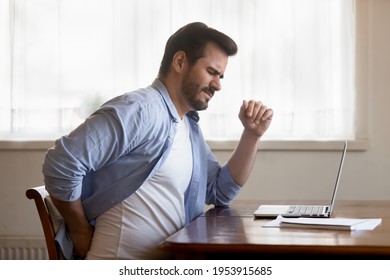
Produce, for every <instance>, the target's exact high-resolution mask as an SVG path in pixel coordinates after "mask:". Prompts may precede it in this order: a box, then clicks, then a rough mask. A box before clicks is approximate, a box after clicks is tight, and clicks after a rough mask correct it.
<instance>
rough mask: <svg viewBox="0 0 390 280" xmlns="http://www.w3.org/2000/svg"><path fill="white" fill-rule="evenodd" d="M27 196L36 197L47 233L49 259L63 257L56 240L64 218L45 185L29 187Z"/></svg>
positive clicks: (45, 233) (43, 227)
mask: <svg viewBox="0 0 390 280" xmlns="http://www.w3.org/2000/svg"><path fill="white" fill-rule="evenodd" d="M26 196H27V198H28V199H34V202H35V206H36V208H37V211H38V214H39V219H40V220H41V224H42V229H43V233H44V235H45V241H46V247H47V252H48V255H49V260H60V259H63V257H62V253H61V250H60V248H59V246H58V245H57V244H56V242H55V240H54V237H55V235H56V232H57V230H58V228H59V227H60V225H61V223H62V221H63V219H62V216H61V214H60V213H59V212H58V210H57V208H56V207H55V206H54V204H53V202H52V200H51V199H50V195H49V193H48V192H47V191H46V189H45V187H44V186H39V187H34V188H29V189H27V191H26Z"/></svg>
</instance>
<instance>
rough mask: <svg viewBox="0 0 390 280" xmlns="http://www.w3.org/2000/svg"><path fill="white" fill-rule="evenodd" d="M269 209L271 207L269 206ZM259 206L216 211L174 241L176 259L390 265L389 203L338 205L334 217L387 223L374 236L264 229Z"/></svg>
mask: <svg viewBox="0 0 390 280" xmlns="http://www.w3.org/2000/svg"><path fill="white" fill-rule="evenodd" d="M267 203H268V202H267ZM259 204H260V202H259V201H257V202H256V201H237V202H235V203H233V205H232V206H231V207H230V208H212V209H210V210H209V211H207V212H206V213H205V214H204V215H202V216H200V217H198V218H197V219H196V220H194V221H193V222H192V223H190V224H189V225H188V226H187V227H185V228H183V229H182V230H180V231H179V232H177V233H175V234H173V235H172V236H171V237H169V238H168V239H167V240H166V241H165V242H164V243H163V244H162V246H161V249H163V250H168V251H171V252H173V253H174V254H175V258H177V259H341V258H348V259H373V258H375V259H390V201H339V202H338V203H337V204H336V206H335V209H334V213H333V216H334V217H345V218H382V224H381V225H379V226H378V227H377V228H375V229H374V230H372V231H340V230H323V229H291V228H264V227H262V226H263V225H264V224H265V223H267V222H269V221H270V220H269V219H254V217H253V215H252V213H253V211H254V210H255V209H256V208H257V207H258V205H259Z"/></svg>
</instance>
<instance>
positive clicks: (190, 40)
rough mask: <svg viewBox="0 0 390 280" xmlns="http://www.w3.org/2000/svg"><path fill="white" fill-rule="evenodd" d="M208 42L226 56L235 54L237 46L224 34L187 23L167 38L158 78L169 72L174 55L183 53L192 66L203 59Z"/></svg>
mask: <svg viewBox="0 0 390 280" xmlns="http://www.w3.org/2000/svg"><path fill="white" fill-rule="evenodd" d="M209 42H213V43H216V44H217V45H218V46H219V47H220V48H221V49H222V50H223V51H224V52H225V53H226V54H227V55H228V56H233V55H235V54H236V53H237V44H236V43H235V42H234V40H233V39H231V38H230V37H229V36H227V35H226V34H224V33H222V32H220V31H218V30H216V29H213V28H211V27H208V26H207V25H206V24H204V23H202V22H193V23H189V24H187V25H185V26H183V27H181V28H180V29H179V30H177V31H176V32H175V33H174V34H172V35H171V37H169V39H168V41H167V43H166V45H165V52H164V56H163V58H162V61H161V65H160V70H159V76H162V77H164V76H165V75H166V74H167V73H168V72H169V68H170V65H171V62H172V59H173V56H174V55H175V53H177V52H178V51H184V52H185V53H186V55H187V57H188V60H189V63H190V64H194V63H195V62H196V61H197V60H198V59H199V58H201V57H203V55H204V48H205V46H206V44H207V43H209Z"/></svg>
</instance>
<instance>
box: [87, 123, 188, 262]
mask: <svg viewBox="0 0 390 280" xmlns="http://www.w3.org/2000/svg"><path fill="white" fill-rule="evenodd" d="M191 175H192V147H191V142H190V138H189V123H188V119H187V117H184V118H183V120H182V121H181V122H179V123H178V127H177V133H176V135H175V139H174V141H173V146H172V149H171V151H170V153H169V155H168V157H167V159H166V160H165V162H164V164H163V166H162V167H161V169H160V170H159V171H158V172H157V173H156V174H155V175H154V176H153V177H152V178H150V179H149V180H148V181H146V182H145V183H144V184H143V185H142V186H141V187H140V188H139V189H138V190H137V191H136V192H135V193H134V194H133V195H131V196H130V197H128V198H127V199H125V200H124V201H123V202H122V203H119V204H117V205H116V206H114V207H113V208H111V209H110V210H108V211H107V212H105V213H104V214H103V215H101V216H99V217H98V218H97V220H96V227H95V233H94V237H93V240H92V245H91V250H90V251H89V252H88V255H87V259H161V258H169V257H171V256H170V255H169V254H168V253H167V252H164V251H162V250H159V249H157V248H156V247H157V246H158V245H159V244H160V243H161V242H162V241H163V240H164V239H166V238H167V237H168V236H170V235H171V234H173V233H174V232H176V231H178V230H179V229H181V228H182V227H183V226H184V223H185V210H184V193H185V191H186V189H187V187H188V184H189V182H190V179H191Z"/></svg>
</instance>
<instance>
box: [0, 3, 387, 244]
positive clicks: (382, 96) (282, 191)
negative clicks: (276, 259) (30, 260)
mask: <svg viewBox="0 0 390 280" xmlns="http://www.w3.org/2000/svg"><path fill="white" fill-rule="evenodd" d="M363 1H364V0H363ZM367 3H368V5H367V9H369V12H368V16H369V22H368V25H367V26H368V35H369V36H366V35H364V40H365V42H362V43H364V44H367V46H368V49H369V53H368V63H367V67H368V69H367V72H366V73H367V74H368V86H367V89H368V90H369V102H368V103H367V104H363V105H364V106H368V112H369V114H368V115H367V116H362V117H363V119H366V120H367V121H368V125H369V126H368V133H369V148H368V149H367V150H365V151H350V152H349V153H348V154H347V158H346V162H345V166H344V173H343V177H342V179H341V182H340V183H341V185H340V192H339V198H340V199H354V200H355V199H370V200H376V199H379V200H382V199H385V200H389V199H390V187H389V181H390V145H389V144H390V130H389V121H390V110H389V109H388V108H389V105H390V94H389V91H390V75H389V73H390V51H389V50H390V36H389V34H390V1H388V0H370V1H368V0H367ZM358 32H359V30H358ZM46 148H48V146H47V147H46V146H45V147H44V148H42V149H36V150H24V149H13V150H7V149H0V212H1V213H2V214H1V215H0V238H1V237H18V236H19V237H25V236H39V235H41V234H42V231H41V228H40V224H39V220H38V216H37V213H36V211H35V208H34V206H33V203H32V202H31V201H28V200H27V198H26V197H25V195H24V192H25V190H26V188H27V187H29V186H35V185H40V184H42V175H41V163H42V160H43V158H44V154H45V152H46ZM229 154H230V152H226V151H217V152H216V155H217V157H218V158H219V159H220V160H221V161H225V160H226V159H227V158H228V155H229ZM340 155H341V154H340V151H270V150H265V151H262V150H260V152H259V154H258V160H257V162H256V165H255V168H254V172H253V174H252V176H251V178H250V180H249V182H248V184H247V185H246V186H245V187H244V189H243V190H242V192H241V193H240V195H239V197H238V199H277V198H283V199H289V198H291V199H298V198H305V199H327V198H328V197H329V196H330V192H331V190H332V187H333V184H334V181H335V176H336V171H337V168H338V162H339V159H340Z"/></svg>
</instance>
